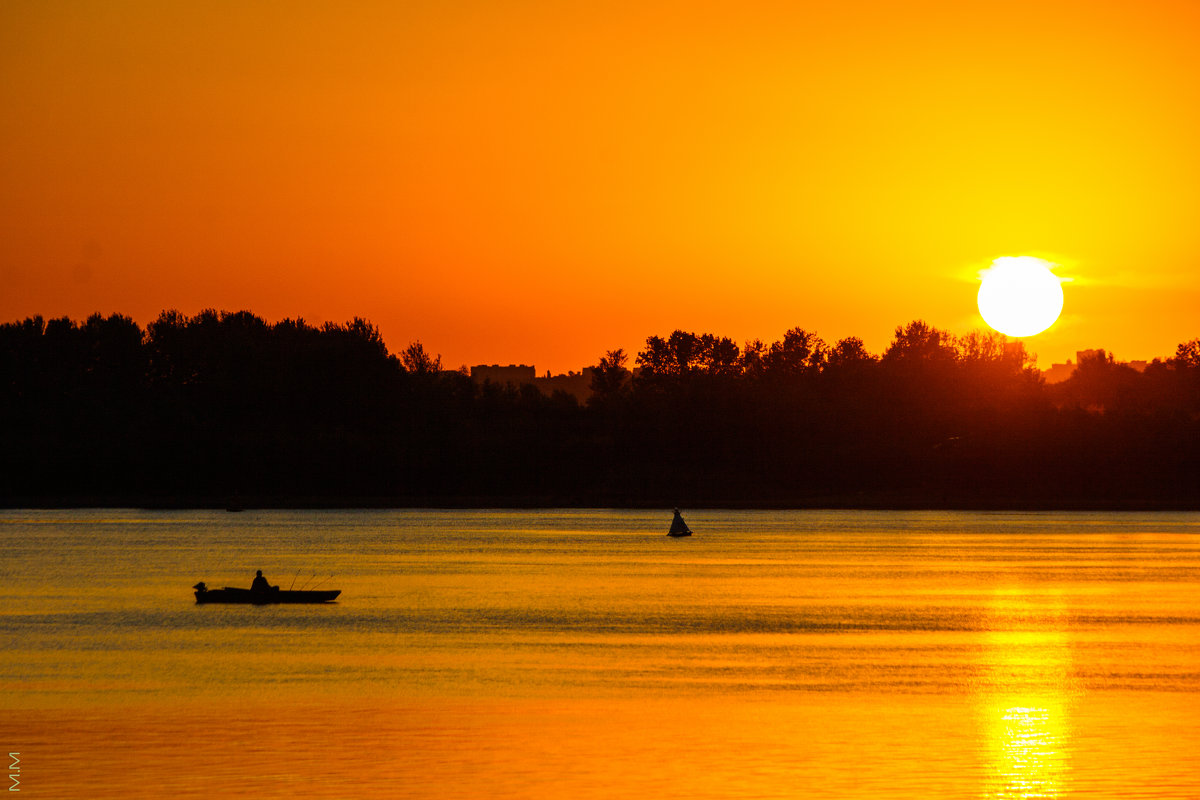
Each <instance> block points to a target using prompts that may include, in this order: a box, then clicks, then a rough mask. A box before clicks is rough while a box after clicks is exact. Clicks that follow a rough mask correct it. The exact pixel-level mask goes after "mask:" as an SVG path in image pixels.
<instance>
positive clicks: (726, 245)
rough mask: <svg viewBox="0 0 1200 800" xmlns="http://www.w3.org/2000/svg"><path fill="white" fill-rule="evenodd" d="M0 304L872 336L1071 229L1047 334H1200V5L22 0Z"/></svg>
mask: <svg viewBox="0 0 1200 800" xmlns="http://www.w3.org/2000/svg"><path fill="white" fill-rule="evenodd" d="M0 108H2V109H3V120H4V123H3V125H0V321H13V320H17V319H21V318H24V317H26V316H30V315H33V314H42V315H44V316H47V317H53V316H62V315H69V316H71V317H74V318H77V319H78V318H82V317H85V316H87V315H88V314H90V313H92V312H96V311H99V312H102V313H105V314H108V313H112V312H120V313H125V314H129V315H131V316H133V317H134V318H135V319H136V320H137V321H138V322H140V323H142V324H145V323H147V322H149V321H151V320H153V319H154V318H155V317H156V316H157V315H158V313H159V312H160V311H161V310H162V309H164V308H177V309H179V310H181V311H183V312H185V313H188V314H194V313H197V312H198V311H200V310H201V309H203V308H206V307H213V308H218V309H227V310H239V309H249V310H252V311H254V312H255V313H258V314H260V315H261V316H264V317H266V318H267V319H269V320H272V321H274V320H278V319H281V318H284V317H303V318H305V319H307V320H308V321H310V322H322V321H325V320H334V321H344V320H346V319H349V318H351V317H353V316H363V317H366V318H368V319H370V320H372V321H373V322H375V323H376V324H377V325H378V326H379V327H380V329H381V330H382V332H383V335H384V338H385V339H386V341H387V343H388V345H389V347H390V348H391V349H392V350H393V351H396V350H399V349H400V348H402V347H403V346H404V345H405V344H407V343H408V342H409V341H412V340H414V339H420V340H421V341H422V342H423V343H424V344H425V345H426V347H427V348H428V349H430V350H431V351H434V352H437V353H441V354H442V356H443V359H444V361H445V363H446V365H447V366H450V367H456V366H458V365H460V364H467V365H470V364H479V363H494V362H501V363H510V362H518V363H526V364H534V365H536V366H537V368H538V369H539V371H545V370H552V371H554V372H560V371H565V370H567V369H578V368H579V367H582V366H584V365H586V364H590V363H594V362H595V361H596V359H597V357H598V356H599V355H600V354H601V353H603V352H604V351H605V350H608V349H611V348H614V347H624V348H625V349H626V350H627V351H631V352H636V350H637V349H638V348H639V346H641V345H642V343H643V342H644V340H645V337H646V336H647V335H650V334H664V335H665V334H669V333H670V332H671V331H672V330H674V329H675V328H683V329H686V330H693V331H697V332H712V333H717V334H721V335H726V336H730V337H732V338H734V339H735V340H737V341H738V342H739V343H740V342H743V341H745V340H747V339H751V338H762V339H764V340H766V341H767V342H770V341H773V340H775V339H778V338H781V336H782V334H783V333H784V331H786V330H787V329H788V328H791V327H795V326H801V327H804V328H807V329H810V330H815V331H817V332H818V333H819V334H820V335H821V336H822V337H824V338H825V339H826V340H827V341H829V342H833V341H835V340H837V339H839V338H842V337H845V336H850V335H858V336H862V337H863V338H864V340H865V341H866V344H867V347H868V348H869V349H871V350H872V351H874V352H880V351H882V349H883V348H884V347H885V346H886V345H887V343H888V341H889V340H890V338H891V335H892V331H893V329H894V328H895V327H896V326H897V325H900V324H903V323H906V322H908V321H911V320H913V319H917V318H922V319H925V320H926V321H928V322H929V323H931V324H933V325H936V326H938V327H942V328H947V329H949V330H951V331H952V332H954V333H957V334H963V333H967V332H969V331H970V330H972V329H975V328H982V327H983V326H984V322H983V320H982V318H981V317H980V316H979V313H978V311H977V309H976V305H975V294H976V291H977V289H978V286H979V280H978V273H979V270H980V269H982V268H983V267H986V266H987V265H988V264H989V263H990V262H991V261H992V259H994V258H996V257H998V256H1017V255H1036V256H1041V257H1043V258H1046V259H1048V260H1050V261H1052V262H1055V263H1057V264H1059V265H1060V266H1059V267H1058V269H1057V274H1058V275H1059V276H1060V277H1062V278H1065V279H1068V282H1066V283H1064V295H1065V306H1064V310H1063V316H1062V318H1061V319H1060V320H1059V322H1058V323H1057V324H1055V325H1054V326H1053V327H1052V328H1051V329H1050V330H1049V331H1047V332H1046V333H1044V334H1040V335H1038V336H1035V337H1032V338H1030V339H1029V340H1027V344H1028V347H1029V348H1030V349H1031V350H1032V351H1033V352H1035V353H1037V354H1038V357H1039V364H1040V365H1041V366H1042V367H1048V366H1049V365H1050V364H1051V363H1052V362H1059V361H1064V360H1065V359H1067V358H1068V357H1071V358H1073V357H1074V352H1075V351H1076V350H1078V349H1083V348H1090V347H1104V348H1107V349H1109V350H1111V351H1113V352H1114V353H1115V355H1116V356H1117V357H1118V358H1119V359H1123V360H1125V359H1144V358H1153V357H1155V356H1169V355H1171V354H1172V353H1173V352H1174V349H1175V345H1176V344H1178V343H1179V342H1181V341H1185V340H1188V339H1192V338H1195V337H1200V315H1198V314H1197V313H1196V312H1197V309H1200V269H1198V267H1200V259H1198V255H1200V214H1198V211H1200V149H1198V148H1200V4H1198V3H1195V2H1190V1H1189V2H1152V1H1149V2H1147V1H1145V0H1139V2H1103V0H1093V1H1092V2H1075V3H1061V2H1047V1H1046V0H1039V2H1022V1H1021V0H1006V1H1005V2H996V3H986V2H983V3H974V2H972V3H963V2H961V0H955V1H954V2H922V1H921V0H907V1H906V2H903V3H900V2H895V3H893V2H866V1H860V2H854V1H853V0H847V1H846V2H830V3H825V2H821V3H816V2H811V3H796V2H754V1H753V0H741V1H740V2H736V3H735V2H730V3H712V2H704V1H703V0H695V1H693V2H681V3H661V2H655V1H654V0H639V1H638V2H630V3H623V2H606V3H574V2H566V1H564V2H549V3H528V2H520V1H519V0H515V1H514V2H486V3H470V2H459V1H458V0H438V2H375V3H370V2H358V3H353V2H348V3H332V2H329V3H319V2H254V3H243V2H192V3H164V2H161V0H147V1H146V2H132V1H128V0H108V1H107V2H55V1H54V0H6V1H5V2H4V3H3V4H0Z"/></svg>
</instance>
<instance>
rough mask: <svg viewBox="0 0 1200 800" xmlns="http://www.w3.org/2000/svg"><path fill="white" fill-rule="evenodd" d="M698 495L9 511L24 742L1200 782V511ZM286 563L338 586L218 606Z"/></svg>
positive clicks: (1040, 791)
mask: <svg viewBox="0 0 1200 800" xmlns="http://www.w3.org/2000/svg"><path fill="white" fill-rule="evenodd" d="M687 517H688V522H689V523H690V524H691V526H692V528H693V530H695V531H696V535H695V536H693V537H691V538H690V539H682V540H672V539H669V538H668V537H666V536H664V535H663V534H664V533H665V531H666V527H667V525H668V524H669V522H670V512H669V511H668V512H665V513H657V514H651V513H646V512H622V511H541V512H508V511H501V512H493V511H475V512H470V511H467V512H462V511H454V512H450V511H430V512H419V511H416V512H415V511H401V512H394V511H387V512H374V511H371V512H245V513H240V514H228V513H224V512H220V513H217V512H145V511H128V510H100V511H70V512H63V511H49V512H47V511H36V512H28V511H0V543H2V545H3V559H2V562H0V564H2V566H0V578H2V580H0V609H3V615H2V616H0V656H2V660H0V692H2V696H3V700H2V701H0V702H2V704H3V705H2V707H0V710H2V715H0V750H3V752H19V753H20V756H19V758H20V759H21V761H20V765H19V766H20V770H21V772H20V780H21V784H20V790H21V791H22V792H24V793H27V795H28V796H32V797H62V798H75V797H122V798H129V797H197V798H198V797H209V796H213V795H217V794H219V795H223V796H232V797H330V798H337V797H347V798H357V797H364V798H367V797H412V798H442V797H464V798H466V797H498V798H518V797H519V798H543V797H544V798H572V799H575V798H626V797H629V798H634V797H654V798H664V797H667V798H672V797H679V798H685V797H686V798H706V797H712V798H716V797H736V798H748V797H755V798H774V797H871V798H878V797H889V798H929V797H975V798H1028V797H1160V798H1166V797H1171V798H1184V797H1188V798H1195V797H1198V796H1200V515H1196V514H956V513H863V512H749V513H746V512H736V513H734V512H693V513H690V514H688V515H687ZM260 568H261V569H262V570H263V571H264V573H265V574H266V575H267V577H268V578H269V579H270V580H271V582H272V583H276V584H280V585H281V586H283V588H287V587H288V586H289V585H291V584H293V582H294V584H295V586H296V587H297V588H299V587H300V586H302V585H305V584H307V585H308V586H309V588H312V586H314V585H316V584H321V588H338V589H341V590H342V597H341V598H340V602H338V603H336V604H334V605H330V606H310V607H304V606H274V607H270V606H269V607H261V608H257V607H245V606H224V607H222V606H197V605H195V603H194V600H193V597H192V594H191V588H190V587H191V586H192V584H194V583H196V582H197V581H199V580H204V581H206V582H207V583H208V584H209V586H211V587H220V586H225V585H230V586H249V583H250V580H251V578H252V577H253V575H254V570H255V569H260ZM330 575H332V576H333V577H332V578H331V577H329V576H330ZM322 582H323V583H322ZM4 788H7V784H6V785H5V787H4Z"/></svg>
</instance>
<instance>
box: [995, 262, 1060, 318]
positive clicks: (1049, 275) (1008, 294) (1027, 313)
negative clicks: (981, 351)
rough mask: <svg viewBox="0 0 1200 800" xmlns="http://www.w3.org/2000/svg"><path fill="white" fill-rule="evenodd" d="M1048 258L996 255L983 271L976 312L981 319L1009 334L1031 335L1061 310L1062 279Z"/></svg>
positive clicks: (1056, 316)
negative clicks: (1001, 256) (1044, 259)
mask: <svg viewBox="0 0 1200 800" xmlns="http://www.w3.org/2000/svg"><path fill="white" fill-rule="evenodd" d="M1051 266H1053V265H1052V264H1050V262H1048V261H1043V260H1042V259H1040V258H1034V257H1033V256H1005V257H1003V258H997V259H996V260H995V261H993V262H992V266H991V267H989V268H988V269H987V270H985V271H984V272H983V275H982V278H983V282H982V283H981V284H980V286H979V296H978V298H977V301H978V304H979V313H980V315H982V316H983V321H984V322H986V323H987V324H988V325H989V326H991V327H992V328H994V329H996V330H998V331H1000V333H1003V334H1006V335H1008V336H1034V335H1035V334H1039V333H1041V332H1042V331H1044V330H1046V329H1047V328H1049V327H1050V326H1051V325H1053V324H1054V322H1055V321H1056V320H1057V319H1058V316H1059V314H1061V313H1062V307H1063V291H1062V283H1061V282H1060V280H1059V278H1058V276H1057V275H1055V274H1054V273H1053V272H1051V270H1050V268H1051Z"/></svg>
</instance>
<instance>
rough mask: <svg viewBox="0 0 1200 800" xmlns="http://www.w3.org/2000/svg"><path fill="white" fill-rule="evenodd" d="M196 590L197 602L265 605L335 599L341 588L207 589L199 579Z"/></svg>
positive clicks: (227, 587) (320, 601) (228, 587)
mask: <svg viewBox="0 0 1200 800" xmlns="http://www.w3.org/2000/svg"><path fill="white" fill-rule="evenodd" d="M192 588H193V589H195V590H196V602H197V603H241V604H243V605H255V606H266V605H271V604H274V603H328V602H330V601H332V600H335V599H336V598H337V596H338V595H339V594H341V593H342V590H341V589H320V590H317V589H309V590H307V591H302V590H299V589H296V590H292V589H280V588H279V587H278V586H272V587H271V588H270V590H268V591H258V592H256V591H251V590H250V589H237V588H234V587H232V586H226V587H225V588H224V589H209V588H208V587H207V586H205V585H204V581H200V582H199V583H197V584H196V585H195V586H193V587H192Z"/></svg>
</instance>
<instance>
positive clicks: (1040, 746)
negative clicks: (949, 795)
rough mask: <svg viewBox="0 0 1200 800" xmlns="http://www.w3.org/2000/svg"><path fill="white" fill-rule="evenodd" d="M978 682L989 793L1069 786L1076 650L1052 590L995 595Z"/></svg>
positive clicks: (1045, 792)
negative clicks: (1073, 652) (1038, 594)
mask: <svg viewBox="0 0 1200 800" xmlns="http://www.w3.org/2000/svg"><path fill="white" fill-rule="evenodd" d="M990 616H991V619H992V623H993V625H994V627H993V632H992V633H990V634H989V635H988V637H987V640H986V642H987V644H986V647H985V655H984V663H985V665H986V666H985V672H984V680H983V682H982V686H981V695H982V701H983V720H984V726H985V730H986V739H987V755H988V785H987V790H986V792H985V793H984V796H985V797H989V798H1003V799H1004V800H1011V799H1013V798H1055V797H1059V796H1061V795H1064V794H1069V793H1070V791H1071V788H1072V786H1071V751H1072V747H1073V739H1072V729H1071V702H1072V696H1073V692H1072V687H1071V649H1070V643H1069V639H1068V633H1067V630H1066V625H1067V619H1066V610H1065V606H1064V604H1063V602H1062V599H1061V598H1060V597H1056V596H1054V595H1049V596H1045V595H1043V596H1041V597H1034V598H1031V597H1030V596H1029V595H1026V594H1024V593H1017V592H1010V591H1004V592H999V593H997V595H996V597H995V598H994V600H993V603H992V605H991V607H990Z"/></svg>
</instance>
